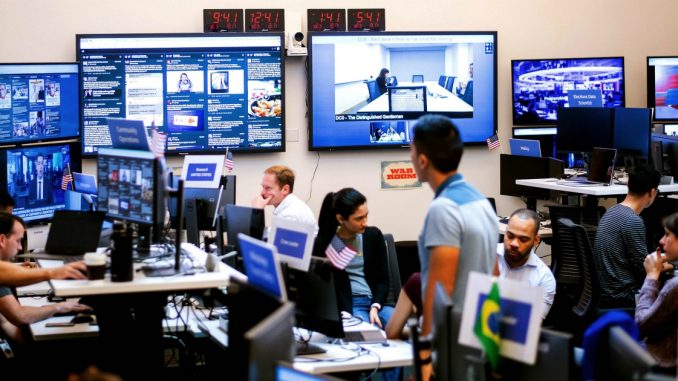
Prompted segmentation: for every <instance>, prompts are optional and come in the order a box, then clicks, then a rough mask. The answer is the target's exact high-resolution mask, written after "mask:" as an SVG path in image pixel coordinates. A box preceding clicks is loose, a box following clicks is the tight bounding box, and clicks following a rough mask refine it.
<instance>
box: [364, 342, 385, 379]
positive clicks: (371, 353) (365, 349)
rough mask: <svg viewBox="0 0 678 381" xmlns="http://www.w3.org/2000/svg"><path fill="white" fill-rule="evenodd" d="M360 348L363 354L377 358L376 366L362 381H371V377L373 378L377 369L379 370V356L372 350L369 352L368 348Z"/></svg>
mask: <svg viewBox="0 0 678 381" xmlns="http://www.w3.org/2000/svg"><path fill="white" fill-rule="evenodd" d="M360 348H361V349H362V350H364V351H365V352H367V355H372V356H375V357H376V358H377V366H376V367H375V368H374V370H373V371H372V373H370V374H369V375H368V376H367V377H366V378H364V379H363V380H371V379H372V377H374V375H375V374H377V371H379V368H381V356H379V354H378V353H377V352H374V351H373V350H371V349H369V348H365V347H363V346H360Z"/></svg>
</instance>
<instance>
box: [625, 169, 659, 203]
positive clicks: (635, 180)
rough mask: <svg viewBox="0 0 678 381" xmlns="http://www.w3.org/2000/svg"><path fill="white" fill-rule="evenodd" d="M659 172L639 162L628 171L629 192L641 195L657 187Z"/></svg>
mask: <svg viewBox="0 0 678 381" xmlns="http://www.w3.org/2000/svg"><path fill="white" fill-rule="evenodd" d="M660 178H661V174H660V173H659V171H657V170H656V169H654V168H653V167H651V166H650V165H648V164H639V165H637V166H636V167H635V168H633V170H631V173H629V184H628V186H629V193H630V194H632V195H634V196H642V195H644V194H645V193H647V192H649V191H650V190H652V189H656V188H659V179H660Z"/></svg>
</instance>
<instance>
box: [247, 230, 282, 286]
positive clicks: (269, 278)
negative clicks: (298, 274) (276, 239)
mask: <svg viewBox="0 0 678 381" xmlns="http://www.w3.org/2000/svg"><path fill="white" fill-rule="evenodd" d="M238 241H239V243H240V252H241V253H242V257H243V262H244V263H245V275H247V283H249V284H251V285H253V286H255V287H257V288H260V289H261V290H263V291H265V292H268V293H270V294H271V295H273V296H275V297H276V298H282V289H281V282H280V280H279V279H278V272H277V269H276V262H275V257H274V255H275V254H274V252H273V250H271V249H270V248H269V247H266V246H265V244H264V243H263V242H262V243H261V244H258V243H255V242H252V241H249V240H244V239H240V238H239V237H238Z"/></svg>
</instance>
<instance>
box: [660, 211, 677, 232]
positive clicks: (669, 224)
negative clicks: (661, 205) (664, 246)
mask: <svg viewBox="0 0 678 381" xmlns="http://www.w3.org/2000/svg"><path fill="white" fill-rule="evenodd" d="M662 223H663V225H664V227H665V228H666V230H668V231H670V232H671V233H673V235H675V236H678V213H673V214H670V215H668V216H666V217H664V221H662Z"/></svg>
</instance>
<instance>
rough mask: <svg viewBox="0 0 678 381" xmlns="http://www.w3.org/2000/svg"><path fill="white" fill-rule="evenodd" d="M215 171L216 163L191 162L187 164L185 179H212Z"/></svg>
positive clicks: (209, 180)
mask: <svg viewBox="0 0 678 381" xmlns="http://www.w3.org/2000/svg"><path fill="white" fill-rule="evenodd" d="M216 173H217V164H216V163H191V164H188V171H187V172H186V180H188V181H208V182H211V181H214V176H215V175H216Z"/></svg>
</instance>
